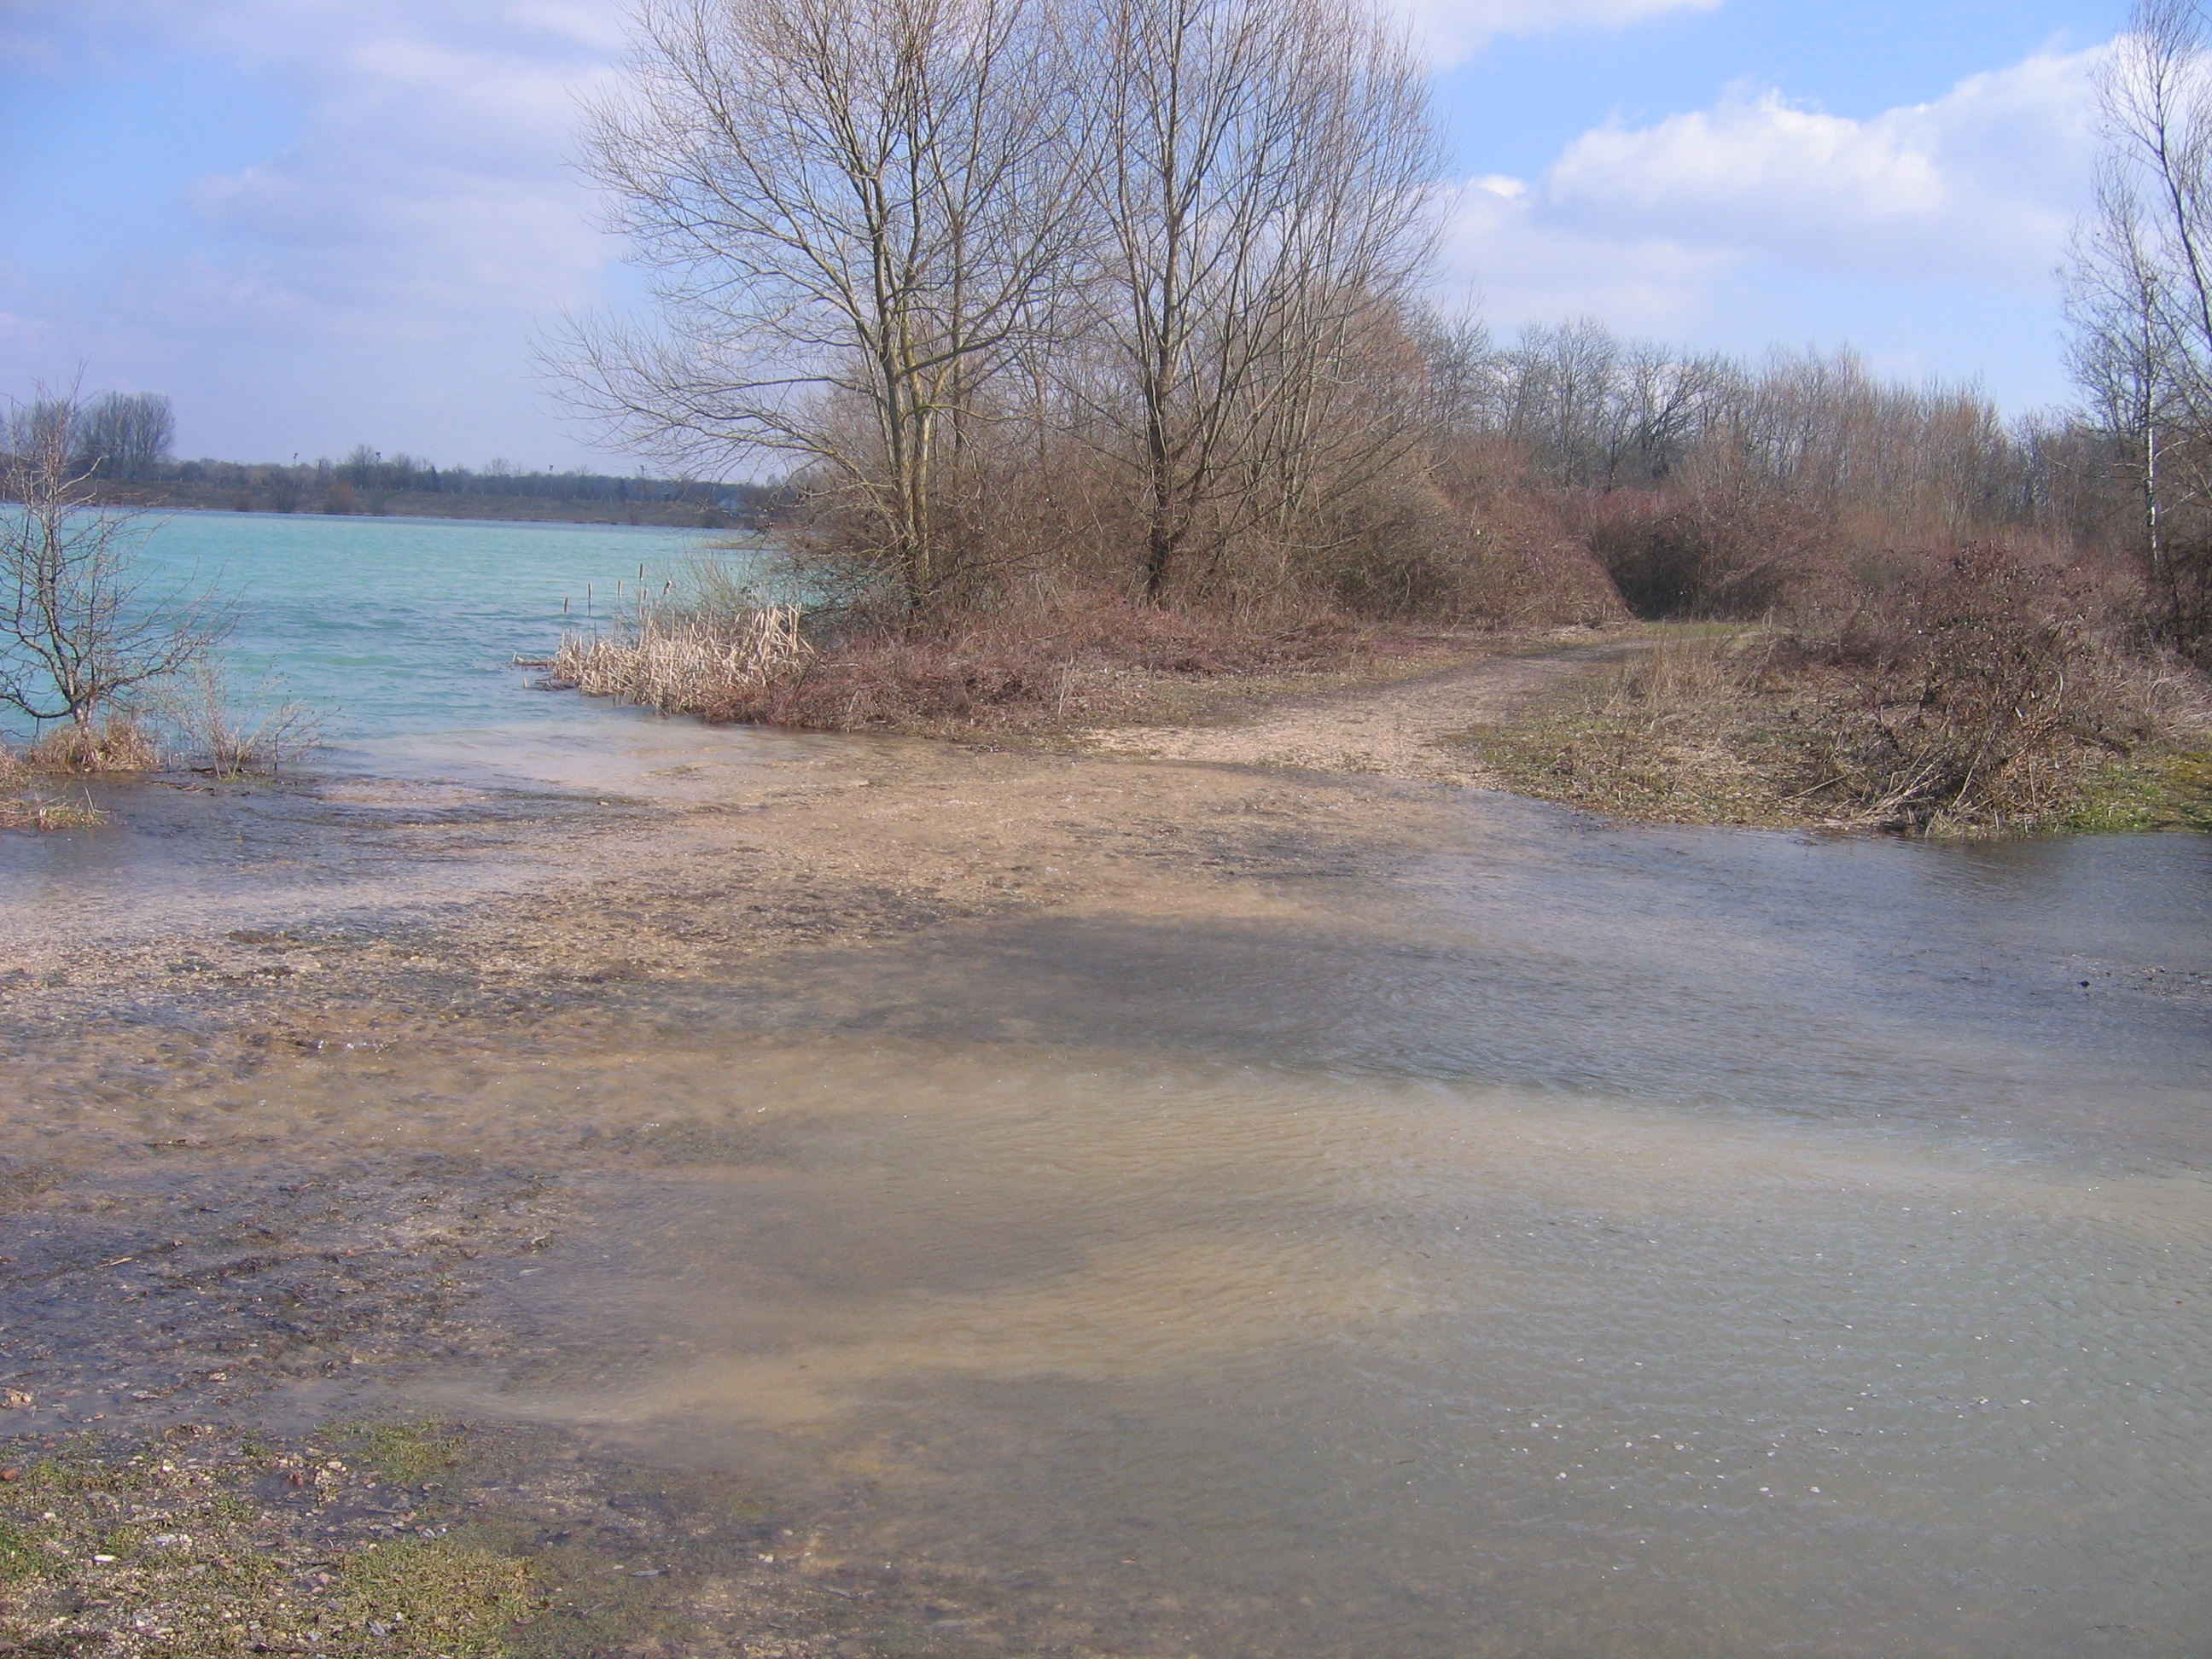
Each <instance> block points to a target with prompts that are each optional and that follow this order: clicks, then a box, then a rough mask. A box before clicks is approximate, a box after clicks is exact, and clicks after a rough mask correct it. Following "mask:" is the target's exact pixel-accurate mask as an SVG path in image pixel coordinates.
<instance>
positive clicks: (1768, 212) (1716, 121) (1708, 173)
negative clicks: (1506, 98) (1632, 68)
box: [1542, 52, 2096, 283]
mask: <svg viewBox="0 0 2212 1659" xmlns="http://www.w3.org/2000/svg"><path fill="white" fill-rule="evenodd" d="M2095 56H2096V54H2094V53H2092V52H2082V53H2075V54H2073V55H2071V56H2066V57H2057V56H2042V57H2037V58H2030V59H2028V61H2027V62H2026V63H2024V64H2018V65H2016V66H2015V67H2014V68H2011V69H2007V70H1996V71H1993V72H1991V73H1989V74H1984V75H1977V76H1972V77H1971V78H1970V79H1968V80H1966V81H1962V82H1960V83H1959V85H1958V86H1956V87H1954V88H1953V89H1952V90H1951V91H1950V92H1948V94H1945V95H1944V96H1943V97H1942V98H1940V99H1937V100H1934V101H1933V102H1930V103H1926V104H1916V105H1912V106H1907V107H1905V108H1900V109H1893V110H1889V111H1887V112H1883V113H1882V114H1881V115H1878V116H1875V117H1874V118H1871V119H1869V120H1864V121H1859V120H1852V119H1850V118H1846V117H1843V116H1837V115H1829V114H1826V113H1823V112H1820V111H1819V110H1814V109H1808V108H1803V107H1801V106H1796V105H1793V104H1790V103H1789V102H1787V101H1785V100H1784V99H1783V98H1782V96H1781V95H1780V94H1778V93H1768V94H1765V95H1764V96H1759V97H1750V96H1745V95H1742V94H1737V95H1734V96H1731V97H1729V98H1728V99H1726V100H1723V102H1722V103H1721V104H1720V105H1719V106H1717V107H1716V108H1714V109H1711V110H1704V111H1699V112H1694V113H1691V114H1686V115H1674V116H1670V117H1668V118H1667V119H1666V120H1663V121H1662V122H1660V123H1658V124H1657V125H1655V126H1650V127H1645V128H1642V129H1636V130H1632V129H1626V128H1622V127H1618V126H1608V127H1603V128H1600V129H1599V130H1597V131H1594V132H1589V133H1585V134H1583V137H1580V138H1578V139H1577V140H1576V141H1575V142H1574V143H1572V144H1571V145H1569V146H1568V147H1567V149H1566V150H1565V153H1564V154H1563V155H1561V156H1560V157H1559V160H1558V161H1556V162H1555V163H1554V164H1553V166H1552V167H1551V168H1550V169H1549V171H1548V172H1547V173H1546V175H1545V178H1544V180H1543V186H1542V194H1543V197H1544V199H1545V201H1546V203H1547V206H1548V207H1549V209H1550V210H1551V212H1552V213H1553V214H1554V215H1556V216H1559V217H1560V218H1561V219H1563V220H1565V221H1568V222H1574V223H1577V224H1581V225H1585V226H1592V227H1600V226H1601V227H1606V228H1610V229H1611V230H1613V231H1614V232H1616V233H1620V232H1627V233H1644V234H1650V233H1653V232H1663V233H1664V234H1668V235H1673V236H1679V237H1682V238H1684V239H1686V240H1690V241H1692V242H1695V243H1697V244H1699V245H1700V246H1707V247H1711V248H1716V249H1726V250H1729V251H1731V252H1738V253H1744V254H1759V255H1765V256H1769V257H1772V258H1780V259H1784V260H1789V261H1792V262H1796V263H1802V264H1816V265H1821V266H1825V267H1829V268H1834V269H1849V270H1863V271H1867V272H1869V273H1873V274H1879V275H1883V276H1914V275H1917V276H1965V277H1970V278H1973V279H1977V280H1983V281H1997V282H2008V283H2022V282H2041V281H2043V280H2044V279H2045V276H2047V274H2048V272H2049V270H2050V267H2051V262H2052V261H2053V260H2054V259H2055V258H2057V254H2058V252H2059V248H2060V246H2061V245H2062V244H2063V240H2064V239H2065V235H2066V231H2067V227H2068V226H2069V224H2070V223H2071V222H2072V220H2073V217H2074V216H2075V213H2076V212H2078V211H2079V209H2080V204H2081V201H2082V199H2083V197H2084V194H2085V191H2086V185H2087V179H2088V175H2089V169H2090V165H2091V156H2092V154H2093V148H2094V133H2093V122H2094V118H2095V109H2094V101H2095V100H2094V96H2093V92H2092V89H2091V85H2090V74H2089V71H2090V69H2091V67H2092V65H2093V61H2094V58H2095Z"/></svg>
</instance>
